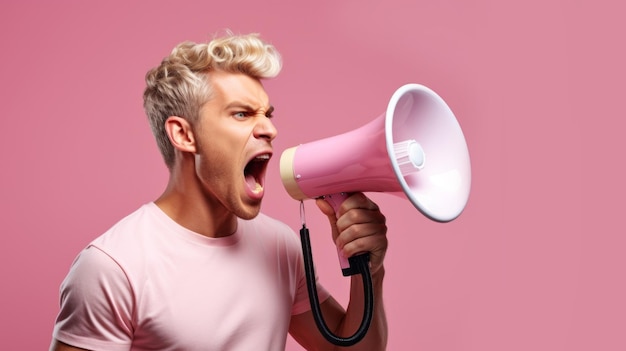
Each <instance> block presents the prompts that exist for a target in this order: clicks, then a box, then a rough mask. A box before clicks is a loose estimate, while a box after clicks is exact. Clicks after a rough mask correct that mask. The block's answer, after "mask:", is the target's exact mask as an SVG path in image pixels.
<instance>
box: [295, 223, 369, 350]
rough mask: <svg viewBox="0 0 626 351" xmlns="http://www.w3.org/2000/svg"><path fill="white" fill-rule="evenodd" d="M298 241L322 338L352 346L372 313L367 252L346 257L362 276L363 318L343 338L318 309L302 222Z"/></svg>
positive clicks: (307, 230)
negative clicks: (354, 328) (356, 326)
mask: <svg viewBox="0 0 626 351" xmlns="http://www.w3.org/2000/svg"><path fill="white" fill-rule="evenodd" d="M300 239H301V240H300V241H301V243H302V253H303V256H304V270H305V273H306V279H307V281H306V284H307V289H308V292H309V301H310V302H311V310H312V311H313V318H314V319H315V324H317V328H318V329H319V330H320V332H321V333H322V335H323V336H324V338H326V340H328V341H329V342H331V343H333V344H334V345H337V346H343V347H346V346H352V345H354V344H356V343H357V342H359V341H361V339H363V337H365V335H366V334H367V331H368V329H369V327H370V324H371V322H372V316H373V314H374V291H373V290H374V289H373V285H372V276H371V274H370V269H369V254H367V253H366V254H360V255H355V256H353V257H350V258H348V262H349V263H350V266H351V267H352V268H354V270H355V272H357V274H358V273H361V276H362V277H363V294H364V309H363V319H362V321H361V325H360V326H359V329H358V330H357V331H356V332H355V333H354V335H352V336H350V337H347V338H344V337H340V336H337V335H335V334H334V333H333V332H332V331H330V329H328V326H327V325H326V322H325V321H324V317H323V315H322V311H321V309H320V304H319V297H318V296H317V286H316V284H315V268H314V267H313V254H312V250H311V241H310V238H309V229H308V228H306V226H305V225H304V224H303V225H302V229H300Z"/></svg>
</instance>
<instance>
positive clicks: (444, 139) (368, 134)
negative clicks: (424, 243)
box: [280, 84, 471, 222]
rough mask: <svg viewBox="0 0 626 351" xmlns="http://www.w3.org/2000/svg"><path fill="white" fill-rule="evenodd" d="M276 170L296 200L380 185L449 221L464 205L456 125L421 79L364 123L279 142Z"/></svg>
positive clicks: (465, 181) (466, 186)
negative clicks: (318, 137) (293, 141)
mask: <svg viewBox="0 0 626 351" xmlns="http://www.w3.org/2000/svg"><path fill="white" fill-rule="evenodd" d="M280 176H281V179H282V182H283V186H284V187H285V189H286V190H287V192H288V193H289V195H290V196H291V197H292V198H294V199H296V200H304V199H313V198H318V197H321V196H327V195H330V194H341V193H349V192H357V191H359V192H384V193H390V194H394V195H398V196H406V197H407V198H408V200H410V201H411V203H412V204H413V205H414V206H415V207H416V208H417V209H418V210H419V211H420V212H421V213H423V214H424V215H425V216H426V217H428V218H430V219H432V220H434V221H438V222H449V221H451V220H453V219H455V218H457V217H458V216H459V215H460V214H461V212H462V211H463V209H464V208H465V205H466V204H467V201H468V198H469V193H470V184H471V167H470V157H469V151H468V148H467V144H466V142H465V137H464V136H463V131H462V130H461V127H460V125H459V123H458V121H457V120H456V118H455V116H454V114H453V113H452V110H451V109H450V108H449V107H448V105H447V104H446V102H445V101H444V100H443V99H442V98H441V97H440V96H439V95H437V94H436V93H435V92H434V91H432V90H431V89H429V88H427V87H425V86H423V85H419V84H407V85H404V86H402V87H400V88H399V89H398V90H396V92H395V93H394V94H393V95H392V97H391V99H390V101H389V104H388V106H387V111H386V112H385V113H383V114H382V115H380V116H379V117H378V118H376V119H374V120H373V121H371V122H369V123H368V124H366V125H364V126H362V127H360V128H358V129H355V130H352V131H350V132H347V133H344V134H341V135H336V136H333V137H329V138H325V139H321V140H317V141H313V142H310V143H306V144H301V145H298V146H295V147H291V148H288V149H286V150H285V151H284V152H283V153H282V155H281V158H280Z"/></svg>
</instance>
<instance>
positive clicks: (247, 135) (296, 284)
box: [50, 34, 387, 351]
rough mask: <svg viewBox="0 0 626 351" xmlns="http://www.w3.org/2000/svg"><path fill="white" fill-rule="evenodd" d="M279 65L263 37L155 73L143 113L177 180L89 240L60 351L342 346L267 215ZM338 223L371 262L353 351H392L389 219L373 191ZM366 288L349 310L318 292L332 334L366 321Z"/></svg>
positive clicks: (59, 332) (68, 291)
mask: <svg viewBox="0 0 626 351" xmlns="http://www.w3.org/2000/svg"><path fill="white" fill-rule="evenodd" d="M280 69H281V59H280V55H279V54H278V52H277V51H276V49H275V48H274V47H273V46H272V45H270V44H268V43H266V42H264V41H262V40H261V39H260V38H259V37H258V36H257V35H241V36H238V35H232V34H229V35H226V36H224V37H220V38H216V39H214V40H212V41H211V42H209V43H208V44H195V43H190V42H185V43H182V44H180V45H178V46H177V47H176V48H175V49H174V50H173V51H172V53H171V54H170V55H169V56H168V57H166V58H165V59H164V60H163V61H162V62H161V64H160V65H159V66H158V67H156V68H154V69H152V70H151V71H149V72H148V74H147V75H146V83H147V87H146V89H145V92H144V107H145V110H146V114H147V115H148V118H149V121H150V125H151V128H152V131H153V133H154V135H155V138H156V140H157V144H158V146H159V149H160V151H161V153H162V155H163V158H164V160H165V163H166V165H167V167H168V169H169V172H170V178H169V182H168V184H167V187H166V189H165V191H164V192H163V193H162V194H161V196H159V197H158V198H157V199H156V200H155V201H153V202H150V203H147V204H145V205H143V206H141V207H140V208H139V209H138V210H136V211H135V212H133V213H132V214H130V215H128V216H127V217H126V218H124V219H122V220H121V221H120V222H118V223H117V224H115V225H114V226H113V227H112V228H111V229H109V230H108V231H107V232H105V233H104V234H102V235H101V236H100V237H98V238H96V239H95V240H94V241H93V242H91V243H90V244H89V245H88V246H87V247H86V248H85V249H84V250H83V251H82V252H81V253H80V254H79V255H78V257H77V258H76V260H75V261H74V263H73V265H72V267H71V269H70V272H69V273H68V275H67V277H66V278H65V280H64V281H63V283H62V285H61V310H60V312H59V315H58V318H57V321H56V324H55V327H54V332H53V341H52V345H51V347H50V349H51V350H56V351H62V350H85V349H86V350H111V351H117V350H120V351H122V350H124V351H126V350H185V351H190V350H241V351H250V350H284V348H285V342H286V337H287V333H290V334H291V335H292V336H293V337H294V339H295V340H297V341H298V342H299V343H300V344H301V345H303V346H304V347H305V348H306V349H307V350H332V349H334V347H335V346H334V345H331V344H329V343H328V342H327V341H326V340H325V339H324V338H323V337H322V335H321V334H320V333H319V331H318V330H317V327H316V325H315V322H314V320H313V315H312V312H311V311H310V307H309V300H308V294H307V290H306V282H305V275H304V270H303V263H302V251H301V248H300V244H299V241H298V238H297V236H296V235H295V234H294V233H293V231H292V230H291V229H290V228H288V227H287V226H286V225H285V224H283V223H280V222H278V221H276V220H274V219H272V218H269V217H268V216H266V215H264V214H262V213H260V207H261V200H262V199H263V194H264V188H263V186H264V178H265V170H266V167H267V162H268V161H269V159H270V158H271V156H272V152H273V149H272V140H274V138H275V137H276V134H277V131H276V128H275V127H274V125H273V123H272V121H271V118H272V114H273V111H274V107H273V106H272V105H271V104H270V101H269V97H268V96H267V94H266V92H265V90H264V88H263V85H262V80H263V79H267V78H272V77H274V76H276V75H277V74H278V73H279V72H280ZM317 203H318V206H319V207H320V209H321V210H322V212H323V213H325V214H326V215H327V216H328V218H329V221H330V223H331V228H332V232H333V237H334V239H335V242H336V243H337V245H338V247H339V248H341V249H342V252H343V254H344V255H345V256H346V257H350V256H352V255H354V254H356V253H359V252H369V253H370V255H371V272H372V278H373V282H374V284H373V285H374V289H375V296H376V300H375V306H376V308H375V311H374V318H373V322H372V325H371V327H370V329H369V332H368V334H367V336H366V337H365V339H364V340H363V341H361V342H359V343H357V344H356V345H355V346H354V347H352V348H351V349H354V350H382V349H384V348H385V345H386V338H387V337H386V335H387V327H386V320H385V313H384V310H383V307H382V280H383V276H384V268H383V258H384V255H385V252H386V248H387V239H386V230H387V228H386V226H385V217H384V216H383V215H382V213H381V212H380V211H379V209H378V206H377V205H376V204H374V203H373V202H372V201H371V200H369V199H368V198H367V197H365V196H364V195H363V194H360V193H357V194H355V195H353V196H351V197H349V198H348V199H347V200H346V201H345V202H344V203H343V205H342V207H341V208H340V209H339V210H338V211H337V213H336V214H335V212H334V210H333V209H332V207H331V206H330V205H328V204H327V203H326V202H325V201H323V200H319V201H318V202H317ZM361 284H362V283H361V281H360V278H359V277H358V276H357V277H354V278H352V285H351V300H350V304H349V306H348V308H347V310H344V309H343V308H342V306H340V305H339V304H338V303H337V302H336V300H335V299H333V298H332V297H331V296H330V294H329V293H328V292H327V291H326V290H325V289H324V288H323V287H322V286H319V284H318V292H319V296H320V301H322V303H321V308H322V312H323V314H324V318H325V321H326V323H327V325H328V326H329V327H330V329H331V330H333V331H334V332H335V333H336V334H337V335H348V334H350V333H351V332H353V331H354V330H356V329H357V328H358V326H359V323H360V322H361V316H362V311H361V309H362V306H363V302H362V300H363V296H362V287H361Z"/></svg>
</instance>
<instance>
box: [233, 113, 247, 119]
mask: <svg viewBox="0 0 626 351" xmlns="http://www.w3.org/2000/svg"><path fill="white" fill-rule="evenodd" d="M233 117H235V118H246V117H248V114H247V113H245V112H235V113H234V114H233Z"/></svg>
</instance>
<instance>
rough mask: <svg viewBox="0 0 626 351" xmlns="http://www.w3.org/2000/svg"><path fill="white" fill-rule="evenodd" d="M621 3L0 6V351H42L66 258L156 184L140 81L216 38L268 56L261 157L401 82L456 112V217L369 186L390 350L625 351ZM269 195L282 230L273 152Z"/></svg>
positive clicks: (322, 260)
mask: <svg viewBox="0 0 626 351" xmlns="http://www.w3.org/2000/svg"><path fill="white" fill-rule="evenodd" d="M622 4H623V2H622V1H617V0H616V1H602V0H596V1H576V0H569V1H567V0H562V1H558V0H528V1H516V2H513V1H497V0H470V1H467V0H463V1H462V0H443V1H421V0H416V1H402V0H384V1H363V0H340V1H337V0H333V1H308V2H303V1H283V2H281V1H277V0H273V1H258V0H250V1H239V2H235V1H231V2H229V1H223V2H217V1H212V2H209V1H146V2H144V3H141V2H139V1H112V0H109V1H101V2H95V1H92V2H86V1H78V0H77V1H67V0H63V1H17V0H15V1H13V0H9V1H6V0H5V1H3V2H2V4H1V5H0V50H1V52H2V58H1V62H2V64H1V65H0V81H1V84H0V89H1V90H0V91H1V95H0V101H1V106H2V109H1V113H2V122H3V123H2V138H0V153H1V159H0V160H1V161H2V162H1V164H2V172H1V173H0V199H1V201H2V202H1V203H2V211H1V221H2V222H1V223H2V235H1V236H0V260H1V264H0V281H1V284H2V298H1V299H0V304H1V311H2V313H0V322H1V325H2V327H1V328H0V333H1V335H2V338H1V340H2V344H3V346H2V349H5V350H15V349H23V350H42V349H46V347H47V346H48V344H49V341H50V334H51V329H52V325H53V321H54V318H55V314H56V312H57V310H58V287H59V284H60V282H61V280H62V279H63V277H64V276H65V274H66V273H67V270H68V268H69V265H70V263H71V261H72V259H73V258H74V256H75V255H76V254H77V252H78V251H79V250H80V249H81V248H82V247H83V246H84V245H85V244H87V243H88V242H89V241H90V240H91V239H92V238H94V237H95V236H97V235H98V234H100V233H101V232H103V231H104V230H106V229H107V228H108V227H109V226H110V225H112V224H113V223H114V222H115V221H117V220H118V219H120V218H121V217H122V216H124V215H126V214H128V213H130V212H131V211H133V210H134V209H136V208H137V207H138V206H140V205H141V204H143V203H145V202H148V201H151V200H153V199H154V198H155V197H156V196H158V195H159V194H160V192H161V191H162V189H163V188H164V186H165V182H166V179H167V172H166V169H165V167H164V166H163V164H162V161H161V158H160V155H159V154H158V152H157V149H156V146H155V143H154V142H153V139H152V136H151V134H150V131H149V128H148V125H147V122H146V120H145V117H144V114H143V110H142V101H141V93H142V89H143V76H144V74H145V72H146V71H147V70H148V69H149V68H150V67H152V66H154V65H156V64H157V63H158V62H159V61H160V59H161V58H162V57H163V56H164V55H166V54H167V53H168V52H169V50H170V49H171V48H172V47H173V46H174V45H175V44H176V43H178V42H180V41H182V40H188V39H189V40H194V41H205V40H207V39H208V38H209V37H210V36H211V35H212V34H213V33H214V32H217V31H219V30H221V29H224V28H230V29H232V30H233V31H234V32H238V33H247V32H259V33H261V34H262V35H263V37H264V38H266V39H268V40H269V41H271V42H273V43H274V44H275V45H276V46H277V47H278V49H279V50H280V51H281V52H282V54H283V56H284V61H285V66H284V70H283V72H282V74H281V75H280V76H279V78H277V79H275V80H273V81H270V82H268V83H267V84H266V87H267V90H268V92H269V93H270V96H271V99H272V102H273V104H274V105H275V106H276V107H277V113H276V118H275V120H274V121H275V123H276V125H277V127H278V128H279V130H280V135H279V137H278V139H277V140H276V143H275V147H276V151H277V156H278V154H279V153H280V152H281V151H282V150H284V149H285V148H287V147H290V146H294V145H297V144H299V143H302V142H307V141H312V140H316V139H319V138H322V137H326V136H331V135H335V134H339V133H343V132H346V131H349V130H352V129H354V128H356V127H358V126H361V125H363V124H364V123H366V122H369V121H370V120H371V119H373V118H375V117H376V116H378V115H379V114H380V113H382V112H383V111H384V110H385V108H386V105H387V101H388V99H389V98H390V96H391V94H392V93H393V92H394V91H395V89H396V88H398V87H399V86H401V85H403V84H405V83H409V82H414V83H421V84H424V85H427V86H429V87H431V88H432V89H434V90H435V91H437V92H438V93H439V94H440V95H441V96H442V97H443V98H444V99H445V100H446V101H447V102H448V104H449V105H450V106H451V107H452V109H453V111H455V113H456V115H457V117H458V119H459V122H460V124H461V126H462V128H463V130H464V133H465V136H466V138H467V142H468V144H469V148H470V154H471V158H472V166H473V174H472V175H473V183H472V194H471V196H470V201H469V204H468V207H467V208H466V210H465V212H464V213H463V214H462V215H461V217H460V218H459V219H458V220H456V221H454V222H452V223H448V224H438V223H434V222H431V221H429V220H427V219H426V218H425V217H423V216H421V215H420V214H419V213H418V212H417V211H416V210H415V209H414V208H413V207H412V206H411V205H410V204H409V203H408V201H405V200H402V199H400V198H396V197H393V196H391V195H388V194H371V197H372V198H374V199H375V201H377V202H378V203H379V204H380V205H381V207H382V208H383V210H385V213H386V215H387V217H388V223H389V239H390V248H389V252H388V256H387V261H386V266H387V272H388V273H387V277H386V290H385V304H386V307H387V311H388V317H389V326H390V340H389V349H390V350H409V349H410V350H430V351H452V350H459V351H460V350H462V351H473V350H476V351H478V350H480V351H502V350H507V351H517V350H520V351H522V350H523V351H527V350H550V351H555V350H567V351H578V350H604V351H606V350H625V349H626V337H625V335H626V334H625V333H626V271H625V267H626V258H625V255H624V251H625V250H626V240H625V239H624V232H626V231H625V230H624V220H623V216H624V211H623V210H624V208H625V205H624V200H623V199H624V196H625V195H626V194H625V191H624V190H625V187H624V184H623V179H624V178H625V176H626V173H625V171H624V167H623V165H622V164H621V163H622V162H623V159H624V156H623V155H622V154H623V152H624V143H623V139H624V136H623V131H624V127H623V122H622V121H623V120H624V118H625V117H626V114H625V113H624V108H623V104H622V103H623V101H624V99H625V93H626V89H625V88H624V79H625V78H626V74H625V69H624V62H626V55H625V53H624V40H625V39H624V35H625V33H626V26H625V25H624V24H623V23H624V19H623V15H624V13H625V10H626V9H625V8H624V5H622ZM618 152H619V153H618ZM267 188H268V195H267V198H266V200H265V203H264V211H265V212H267V213H269V214H270V215H273V216H275V217H277V218H279V219H282V220H284V221H285V222H287V223H289V224H290V225H292V227H293V228H294V229H297V228H298V226H299V224H298V223H299V208H298V204H297V202H295V201H294V200H292V199H291V198H289V197H288V195H287V194H286V193H285V191H284V190H283V188H282V185H281V183H280V181H279V177H278V157H276V158H275V159H274V160H273V161H272V166H271V171H270V173H269V184H268V186H267ZM306 207H307V219H308V224H309V227H310V228H311V230H312V233H313V234H314V235H313V237H314V238H313V239H314V242H313V245H314V250H315V256H316V264H317V266H318V273H319V274H320V276H321V279H322V281H323V282H324V284H326V285H327V286H328V287H329V289H330V290H332V291H333V292H334V293H335V295H336V296H337V298H338V299H339V300H340V301H342V302H345V301H346V299H347V288H348V286H347V281H346V279H345V278H343V277H342V276H341V275H340V273H339V269H338V263H337V259H336V255H335V252H334V247H333V246H332V244H331V242H330V239H329V235H328V232H327V223H326V222H325V220H324V219H323V218H322V217H321V216H320V215H319V214H318V213H317V210H316V208H315V207H314V205H313V203H312V202H310V201H308V202H307V203H306ZM288 350H300V348H299V347H298V346H297V345H296V344H295V343H294V342H293V341H291V340H289V341H288Z"/></svg>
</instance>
